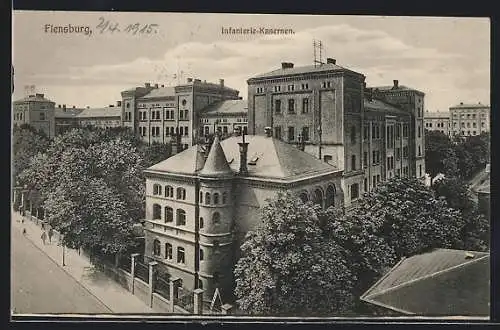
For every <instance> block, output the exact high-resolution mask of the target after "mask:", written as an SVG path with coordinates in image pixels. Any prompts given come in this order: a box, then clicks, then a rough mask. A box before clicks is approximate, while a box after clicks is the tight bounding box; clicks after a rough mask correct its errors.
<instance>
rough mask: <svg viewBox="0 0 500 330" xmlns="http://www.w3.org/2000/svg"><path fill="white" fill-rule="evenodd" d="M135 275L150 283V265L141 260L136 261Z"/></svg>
mask: <svg viewBox="0 0 500 330" xmlns="http://www.w3.org/2000/svg"><path fill="white" fill-rule="evenodd" d="M135 277H137V278H139V279H141V280H143V281H144V282H146V283H149V267H148V266H147V265H145V264H143V263H141V262H139V261H136V262H135Z"/></svg>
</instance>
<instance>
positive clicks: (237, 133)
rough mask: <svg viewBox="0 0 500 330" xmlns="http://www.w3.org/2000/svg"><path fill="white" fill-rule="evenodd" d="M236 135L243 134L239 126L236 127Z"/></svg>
mask: <svg viewBox="0 0 500 330" xmlns="http://www.w3.org/2000/svg"><path fill="white" fill-rule="evenodd" d="M234 135H236V136H240V135H241V127H239V126H238V127H236V128H235V129H234Z"/></svg>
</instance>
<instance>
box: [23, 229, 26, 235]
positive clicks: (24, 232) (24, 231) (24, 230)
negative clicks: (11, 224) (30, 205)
mask: <svg viewBox="0 0 500 330" xmlns="http://www.w3.org/2000/svg"><path fill="white" fill-rule="evenodd" d="M23 235H24V236H26V228H23Z"/></svg>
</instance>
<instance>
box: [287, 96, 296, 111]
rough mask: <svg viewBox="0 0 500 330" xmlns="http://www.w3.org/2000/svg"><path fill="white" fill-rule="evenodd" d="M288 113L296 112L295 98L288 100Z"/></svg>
mask: <svg viewBox="0 0 500 330" xmlns="http://www.w3.org/2000/svg"><path fill="white" fill-rule="evenodd" d="M288 113H295V100H294V99H289V100H288Z"/></svg>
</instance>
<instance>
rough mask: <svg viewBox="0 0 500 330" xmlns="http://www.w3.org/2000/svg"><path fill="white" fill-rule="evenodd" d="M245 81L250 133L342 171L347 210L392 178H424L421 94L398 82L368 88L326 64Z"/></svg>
mask: <svg viewBox="0 0 500 330" xmlns="http://www.w3.org/2000/svg"><path fill="white" fill-rule="evenodd" d="M247 83H248V132H249V133H250V134H256V135H261V134H264V130H265V128H266V127H271V129H272V131H273V134H274V137H275V138H277V139H282V140H284V141H286V142H288V143H301V142H302V141H303V142H304V144H305V151H306V152H308V153H310V154H311V155H314V156H315V157H317V158H319V159H321V160H323V161H325V162H327V163H329V164H333V165H335V166H337V167H338V168H339V169H341V170H343V180H342V189H343V191H345V201H344V202H345V205H346V206H350V205H351V204H355V201H357V200H358V199H359V198H360V197H361V196H362V193H363V192H366V191H371V190H372V189H373V188H374V187H375V186H376V185H378V184H379V183H380V182H381V181H384V180H387V179H389V178H391V177H392V176H395V175H403V176H411V177H419V178H423V177H424V174H425V162H424V157H425V148H424V130H423V110H422V109H423V107H424V93H422V92H420V91H417V90H415V89H412V88H408V87H406V86H401V85H399V84H398V81H397V80H394V84H393V86H381V87H374V88H366V86H365V76H364V75H363V74H361V73H357V72H354V71H352V70H349V69H346V68H344V67H341V66H339V65H337V63H336V61H335V59H332V58H328V59H327V63H324V64H318V65H311V66H302V67H294V64H293V63H289V62H284V63H282V65H281V68H279V69H276V70H273V71H271V72H267V73H264V74H259V75H257V76H254V77H252V78H250V79H248V80H247Z"/></svg>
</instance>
